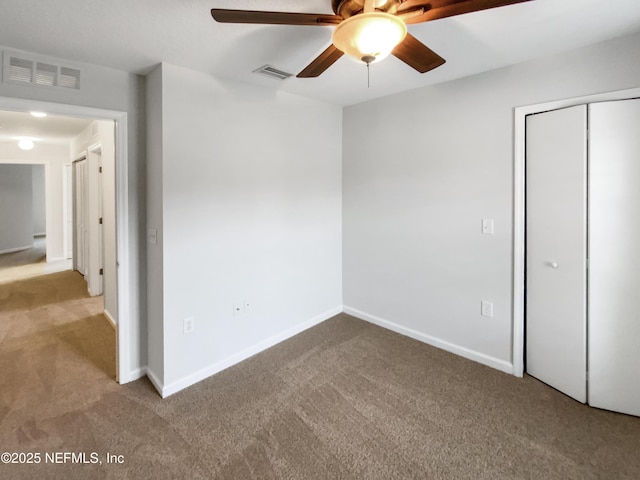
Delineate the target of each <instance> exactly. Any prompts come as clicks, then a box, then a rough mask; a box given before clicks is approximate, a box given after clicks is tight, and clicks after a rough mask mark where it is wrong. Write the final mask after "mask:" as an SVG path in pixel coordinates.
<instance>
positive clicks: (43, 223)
mask: <svg viewBox="0 0 640 480" xmlns="http://www.w3.org/2000/svg"><path fill="white" fill-rule="evenodd" d="M31 168H32V174H31V179H32V180H33V189H32V193H33V234H34V235H45V234H46V233H47V232H46V229H47V215H46V206H47V201H46V199H47V197H46V191H45V188H44V165H33V166H32V167H31Z"/></svg>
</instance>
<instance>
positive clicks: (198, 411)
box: [0, 272, 640, 480]
mask: <svg viewBox="0 0 640 480" xmlns="http://www.w3.org/2000/svg"><path fill="white" fill-rule="evenodd" d="M74 275H75V276H76V277H79V276H78V275H77V274H73V273H70V272H65V273H63V274H54V275H49V276H47V277H40V278H39V279H36V280H33V281H29V282H24V283H22V284H20V285H19V286H17V287H13V286H12V287H11V289H10V291H7V289H8V287H7V286H6V285H5V286H0V302H1V305H2V312H1V313H0V348H1V350H0V372H2V373H1V376H0V450H1V451H8V452H37V453H40V454H41V455H42V461H41V463H40V464H31V465H0V478H3V479H30V478H34V479H36V478H37V479H94V478H95V479H233V480H245V479H301V480H309V479H385V480H386V479H474V480H476V479H492V480H494V479H545V480H546V479H563V480H566V479H576V480H578V479H579V480H589V479H607V480H609V479H634V480H637V479H638V478H640V419H639V418H635V417H630V416H625V415H619V414H615V413H611V412H605V411H601V410H596V409H592V408H589V407H586V406H584V405H581V404H579V403H576V402H575V401H573V400H571V399H570V398H568V397H566V396H564V395H562V394H560V393H558V392H557V391H555V390H553V389H551V388H549V387H547V386H546V385H543V384H542V383H540V382H538V381H536V380H534V379H532V378H530V377H525V378H524V379H518V378H514V377H512V376H509V375H506V374H502V373H500V372H497V371H495V370H492V369H490V368H487V367H483V366H481V365H478V364H476V363H473V362H470V361H467V360H464V359H462V358H459V357H456V356H454V355H451V354H448V353H446V352H443V351H440V350H437V349H435V348H432V347H429V346H427V345H424V344H421V343H419V342H417V341H414V340H411V339H408V338H405V337H402V336H400V335H397V334H394V333H392V332H389V331H386V330H383V329H381V328H378V327H375V326H372V325H369V324H367V323H365V322H362V321H359V320H356V319H354V318H351V317H349V316H347V315H338V316H337V317H335V318H333V319H331V320H328V321H327V322H324V323H323V324H321V325H319V326H317V327H315V328H312V329H310V330H308V331H306V332H304V333H302V334H300V335H298V336H296V337H294V338H293V339H291V340H289V341H286V342H283V343H281V344H280V345H278V346H276V347H274V348H272V349H270V350H268V351H266V352H263V353H261V354H259V355H257V356H255V357H253V358H251V359H249V360H247V361H246V362H243V363H241V364H239V365H236V366H234V367H232V368H230V369H228V370H226V371H224V372H222V373H220V374H218V375H216V376H214V377H212V378H209V379H207V380H205V381H203V382H201V383H199V384H197V385H195V386H193V387H191V388H189V389H187V390H186V391H183V392H180V393H178V394H176V395H174V396H172V397H169V398H168V399H165V400H162V399H160V398H159V396H158V395H157V393H156V392H155V391H154V390H153V388H152V387H151V385H150V384H149V382H148V381H147V380H146V379H143V380H140V381H137V382H134V383H132V384H129V385H125V386H119V385H117V384H116V383H115V382H114V381H113V377H114V370H113V363H114V361H113V360H114V359H113V350H114V345H113V342H114V337H113V333H112V331H111V332H110V326H109V325H108V324H107V323H106V321H105V320H103V319H102V318H101V317H100V315H99V312H98V311H97V309H96V308H95V305H93V304H92V303H91V300H92V299H88V298H86V294H84V291H85V290H84V289H83V286H82V285H81V284H80V283H81V282H78V281H77V280H78V279H77V278H73V276H74ZM43 279H46V280H43ZM31 282H35V283H31ZM76 287H77V290H76ZM7 305H9V307H7ZM52 452H75V453H84V454H86V457H87V461H90V460H91V456H90V455H91V453H93V452H95V453H96V454H97V455H98V457H97V458H98V459H99V460H101V461H102V462H103V463H102V465H99V464H98V465H91V464H72V463H58V464H51V463H45V461H44V455H45V453H49V454H51V453H52ZM107 453H109V454H112V455H114V454H115V455H122V457H121V458H122V459H123V462H124V463H122V464H113V463H112V464H107V463H106V455H107ZM60 459H62V457H60Z"/></svg>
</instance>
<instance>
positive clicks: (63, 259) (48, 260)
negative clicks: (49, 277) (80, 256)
mask: <svg viewBox="0 0 640 480" xmlns="http://www.w3.org/2000/svg"><path fill="white" fill-rule="evenodd" d="M65 260H67V259H66V258H64V257H51V258H47V263H54V262H63V261H65Z"/></svg>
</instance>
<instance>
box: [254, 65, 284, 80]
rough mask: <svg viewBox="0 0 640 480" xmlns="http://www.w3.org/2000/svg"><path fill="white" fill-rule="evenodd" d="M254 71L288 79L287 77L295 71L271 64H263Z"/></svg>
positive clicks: (280, 78) (279, 78)
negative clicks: (283, 69)
mask: <svg viewBox="0 0 640 480" xmlns="http://www.w3.org/2000/svg"><path fill="white" fill-rule="evenodd" d="M253 73H259V74H261V75H265V76H267V77H271V78H277V79H278V80H286V79H287V78H289V77H291V76H293V73H287V72H283V71H282V70H278V69H277V68H275V67H272V66H271V65H263V66H262V67H260V68H258V69H256V70H254V71H253Z"/></svg>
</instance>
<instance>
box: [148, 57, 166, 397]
mask: <svg viewBox="0 0 640 480" xmlns="http://www.w3.org/2000/svg"><path fill="white" fill-rule="evenodd" d="M162 67H163V66H162V65H158V66H157V67H156V68H155V69H154V70H153V71H152V72H150V73H149V75H147V184H146V194H147V198H146V202H147V226H148V228H149V229H151V230H153V231H155V235H156V238H155V241H154V240H151V241H150V240H149V239H147V288H148V292H147V332H148V345H149V351H148V371H149V376H150V377H151V378H152V379H153V380H154V383H155V384H156V386H157V387H159V388H160V389H162V384H163V381H164V380H163V379H164V282H163V279H164V271H163V241H162V229H163V218H162V217H163V213H162V210H163V198H162V195H163V188H162V185H163V144H164V139H163V137H162V135H163V129H162V120H163V93H162ZM154 242H155V243H154Z"/></svg>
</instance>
